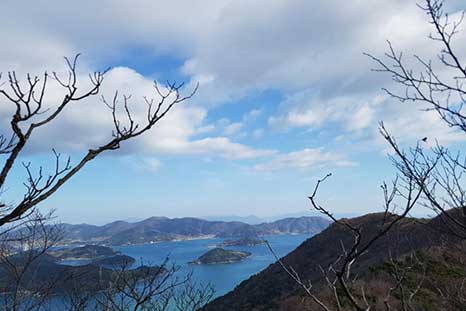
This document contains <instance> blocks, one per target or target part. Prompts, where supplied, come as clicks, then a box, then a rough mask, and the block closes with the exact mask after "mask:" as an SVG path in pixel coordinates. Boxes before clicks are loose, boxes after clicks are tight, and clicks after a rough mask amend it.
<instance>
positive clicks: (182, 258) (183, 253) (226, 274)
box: [113, 234, 311, 297]
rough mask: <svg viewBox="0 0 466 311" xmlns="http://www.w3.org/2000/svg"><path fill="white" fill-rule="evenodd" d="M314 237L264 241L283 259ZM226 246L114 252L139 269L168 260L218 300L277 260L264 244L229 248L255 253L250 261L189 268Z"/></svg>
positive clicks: (182, 244) (173, 245) (163, 245)
mask: <svg viewBox="0 0 466 311" xmlns="http://www.w3.org/2000/svg"><path fill="white" fill-rule="evenodd" d="M310 237H311V235H310V234H299V235H271V236H266V237H264V239H266V240H267V241H269V243H270V245H271V246H272V248H273V249H274V252H275V253H276V254H277V255H278V256H280V257H283V256H285V255H286V254H288V253H289V252H291V251H292V250H294V249H295V248H296V247H298V246H299V245H300V244H301V243H302V242H303V241H305V240H306V239H308V238H310ZM222 242H223V239H219V238H212V239H202V240H186V241H172V242H160V243H154V244H142V245H130V246H114V247H113V248H114V249H115V250H118V251H120V252H122V253H123V254H126V255H129V256H131V257H133V258H135V259H136V261H137V263H136V264H137V265H140V264H141V263H143V264H146V265H147V264H150V265H154V264H160V263H162V262H163V261H164V259H165V258H166V257H167V256H168V257H169V258H170V262H171V263H173V264H175V265H177V266H179V269H180V270H179V272H178V273H179V275H184V274H186V273H192V277H193V280H195V281H196V282H198V283H201V284H211V285H213V287H214V288H215V296H216V297H218V296H222V295H224V294H226V293H227V292H229V291H231V290H233V289H234V288H235V286H237V285H238V284H239V283H241V282H242V281H244V280H246V279H248V278H249V277H250V276H252V275H254V274H256V273H258V272H260V271H261V270H263V269H265V268H266V267H267V266H268V265H270V264H272V263H273V262H275V258H274V256H273V254H272V253H271V252H270V250H269V249H268V248H267V246H266V245H265V244H260V245H256V246H235V247H226V249H232V250H240V251H247V252H250V253H252V255H251V256H250V257H249V258H247V259H245V260H243V261H241V262H238V263H232V264H214V265H190V264H188V262H190V261H192V260H195V259H197V258H198V257H199V256H201V255H202V254H204V253H205V252H207V251H208V250H209V249H211V248H214V247H215V246H216V245H217V244H220V243H222Z"/></svg>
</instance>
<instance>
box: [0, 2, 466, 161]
mask: <svg viewBox="0 0 466 311" xmlns="http://www.w3.org/2000/svg"><path fill="white" fill-rule="evenodd" d="M7 2H8V4H7V5H6V4H5V5H4V9H3V10H1V11H0V19H1V20H2V25H3V27H2V28H1V29H0V39H1V40H2V43H3V44H2V49H1V50H0V71H5V70H9V69H18V70H19V71H20V72H25V71H34V72H36V71H37V70H42V69H44V68H45V69H49V70H50V69H53V68H57V63H58V62H60V61H61V57H62V56H63V55H70V54H73V53H76V52H84V54H85V55H86V56H88V57H89V61H88V63H87V64H84V66H83V67H84V68H83V71H87V69H88V68H96V67H98V66H99V65H100V64H108V63H109V62H110V63H111V62H112V61H113V60H115V59H118V58H119V57H121V56H122V55H125V54H126V53H128V51H129V50H131V49H133V48H136V49H138V48H141V49H144V50H148V51H150V52H153V53H154V55H155V54H158V55H160V54H165V55H170V56H173V57H175V58H179V59H183V60H185V62H184V64H183V66H182V68H180V70H181V71H182V72H184V73H185V74H187V75H188V76H189V77H188V79H191V80H192V81H191V82H194V81H199V82H200V84H201V88H200V90H199V93H198V96H197V97H196V102H197V104H196V106H194V105H191V106H180V107H178V108H177V109H175V110H174V111H173V113H172V114H171V115H170V116H169V117H168V118H167V119H166V120H164V121H162V122H161V123H160V124H159V125H158V126H157V130H156V131H155V132H154V134H153V135H152V134H151V135H146V136H145V137H143V138H142V139H140V140H139V144H131V146H130V147H126V150H132V149H131V148H139V149H141V148H142V149H144V150H146V151H149V152H168V151H169V152H174V153H175V152H178V151H177V150H184V151H183V152H187V153H189V152H190V149H189V148H194V146H199V145H202V143H201V142H202V141H203V139H209V138H210V139H211V141H215V142H217V144H218V146H220V145H221V146H223V147H224V148H227V149H228V150H230V151H228V152H226V153H231V152H232V150H239V149H240V148H237V147H232V146H236V145H237V143H234V142H232V141H231V140H229V139H227V138H225V137H204V138H201V139H197V140H196V139H194V138H193V136H195V135H206V134H208V133H212V132H213V131H214V130H215V129H219V133H222V134H223V135H227V136H228V135H232V134H234V133H236V134H238V129H239V128H240V127H241V126H240V125H239V124H240V123H239V122H237V123H231V124H226V125H224V127H225V129H224V130H225V132H221V131H222V130H221V127H218V128H217V124H215V125H214V124H206V121H205V120H206V114H207V108H202V107H210V106H209V104H221V103H222V102H224V101H226V100H232V99H235V98H240V97H243V96H245V95H248V94H250V93H251V92H254V93H256V92H260V91H262V90H269V89H273V90H275V89H277V90H279V91H281V92H284V93H286V94H289V97H288V99H287V100H285V101H284V103H283V104H282V106H281V109H280V111H278V112H277V114H275V115H273V116H271V117H270V118H269V124H270V125H271V126H273V127H275V128H280V129H288V128H293V127H298V128H311V129H314V128H321V127H322V126H323V125H324V124H327V123H328V122H330V123H333V124H335V125H340V126H341V128H342V130H343V131H347V132H350V133H353V132H361V131H368V132H376V131H375V130H374V125H375V124H376V123H377V121H379V120H386V122H394V123H396V122H398V124H402V123H403V122H406V123H409V121H405V120H408V117H409V118H412V117H415V118H417V116H418V114H417V113H416V114H413V113H412V110H411V109H408V110H409V111H408V112H406V113H404V112H402V110H404V109H405V108H404V107H401V106H397V107H399V108H397V109H392V108H385V107H381V106H386V105H387V103H384V105H379V104H378V103H380V101H381V99H380V96H378V95H377V94H380V93H377V92H378V90H379V89H380V87H382V86H387V83H390V82H389V81H388V79H387V77H385V76H383V75H379V74H375V73H370V72H369V69H370V68H371V67H372V66H373V65H374V64H372V63H371V62H370V60H369V59H368V58H367V57H365V56H363V55H362V52H364V51H368V52H371V53H373V54H376V55H382V53H383V52H384V51H385V49H386V45H385V44H384V43H385V40H386V39H390V40H392V41H393V42H394V43H395V46H396V47H397V48H398V49H401V50H405V51H406V54H407V55H409V54H411V53H413V52H415V51H416V52H418V53H419V54H421V55H422V56H430V57H431V58H432V57H433V51H434V50H435V49H437V48H438V45H436V44H432V42H430V41H428V40H427V39H426V36H427V34H428V33H429V32H430V31H431V28H430V26H429V25H428V23H427V22H426V18H427V17H426V16H425V14H424V13H423V12H422V11H420V10H419V8H418V7H417V6H416V3H415V2H414V1H405V0H393V1H382V2H381V1H372V0H361V1H345V2H342V1H339V0H328V1H317V2H316V1H306V0H278V1H273V2H270V1H266V0H259V1H246V0H240V1H229V0H216V1H213V0H207V1H189V2H186V1H181V0H174V1H168V2H167V1H165V2H160V1H149V0H138V1H136V2H134V1H129V0H126V1H119V3H118V5H114V3H113V2H112V1H110V0H104V1H92V0H84V1H79V2H75V3H71V4H70V3H68V2H63V1H59V0H48V1H44V0H39V1H35V2H34V3H33V4H31V3H28V4H24V3H23V2H20V1H7ZM449 4H452V7H458V8H461V7H464V4H463V3H462V2H461V1H449ZM69 12H73V23H70V22H69ZM95 12H99V18H96V15H95ZM257 12H260V14H257ZM18 16H21V17H22V18H21V20H22V22H21V23H18V20H17V17H18ZM193 16H195V17H196V18H193ZM455 47H456V48H457V50H458V51H460V52H461V53H462V54H461V55H460V56H462V58H464V56H465V55H464V53H465V52H463V51H466V40H458V41H457V42H456V43H455ZM133 57H134V55H133ZM154 70H155V71H156V70H157V68H155V69H154ZM119 75H120V77H119ZM109 76H111V78H109V79H108V81H107V82H108V83H107V85H108V88H107V87H106V89H105V91H106V92H107V93H110V92H111V91H112V90H113V89H114V88H115V87H118V88H122V89H127V90H128V91H131V93H133V94H134V97H133V98H134V99H135V100H140V97H139V96H140V95H141V94H145V95H147V92H152V89H151V87H150V81H149V80H147V79H145V78H144V77H142V76H138V74H137V73H134V72H131V70H130V69H127V68H115V69H114V70H112V71H111V72H110V74H109ZM140 85H143V86H140ZM135 89H136V90H135ZM201 105H202V107H200V106H201ZM82 106H84V105H82ZM85 106H86V109H73V112H72V113H71V112H70V113H68V112H67V116H66V118H65V120H62V122H61V125H60V129H61V130H59V131H53V130H51V129H44V130H43V131H41V134H40V137H41V142H42V139H44V141H54V142H59V143H60V144H61V145H62V146H65V147H67V148H73V149H83V148H86V147H87V146H88V145H93V144H96V143H98V142H100V141H102V140H103V139H105V138H107V137H108V135H109V134H110V133H109V132H108V131H107V129H108V127H107V125H108V124H107V122H108V118H107V113H106V112H104V110H102V107H101V105H100V104H99V103H98V102H97V101H96V100H95V101H92V102H89V103H86V104H85ZM400 107H401V108H400ZM141 111H142V108H141V110H140V111H139V112H138V113H139V114H140V115H141V116H142V112H141ZM0 113H2V114H3V112H1V111H0ZM259 115H260V112H259V111H256V110H253V111H251V112H250V113H249V114H245V115H244V118H243V119H244V120H242V122H245V121H247V120H252V119H254V118H257V117H258V116H259ZM391 118H394V121H390V119H391ZM405 118H406V119H405ZM423 118H426V120H425V122H427V124H429V125H432V124H433V123H435V122H437V121H436V120H435V119H433V118H432V117H431V116H428V115H427V116H425V117H423ZM397 119H398V120H397ZM2 123H3V119H2ZM387 124H388V123H387ZM395 127H397V130H400V133H401V135H403V136H406V137H409V136H410V135H412V136H414V134H413V133H419V132H423V131H424V130H425V126H424V125H422V124H420V123H417V122H412V123H409V124H406V126H404V127H400V128H398V125H395ZM408 128H409V132H407V130H405V131H403V130H404V129H408ZM430 129H435V130H438V131H439V132H438V133H433V134H437V135H438V136H442V137H443V138H445V139H446V140H447V141H456V140H457V138H456V134H455V133H452V132H451V130H447V129H444V128H440V126H437V125H432V126H430V127H428V130H430ZM105 131H107V132H105ZM67 133H73V135H74V138H78V139H70V137H69V136H70V134H67ZM104 134H105V135H104ZM447 136H448V138H447ZM219 139H220V140H219ZM196 142H197V143H196ZM220 142H221V143H220ZM141 146H142V147H141ZM188 146H190V147H188ZM33 147H34V148H38V149H40V148H43V146H42V143H41V144H37V145H36V146H33ZM244 147H245V146H244ZM177 148H179V149H177ZM195 148H198V149H196V150H197V151H196V153H199V152H200V151H199V150H200V149H202V148H200V147H195ZM204 150H206V148H205V147H204ZM206 152H207V151H206ZM226 153H225V156H226ZM261 153H263V151H260V152H258V154H261ZM220 154H223V153H221V152H220ZM252 154H254V152H253V153H252ZM229 156H230V157H232V158H234V156H232V155H229Z"/></svg>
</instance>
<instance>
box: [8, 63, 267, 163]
mask: <svg viewBox="0 0 466 311" xmlns="http://www.w3.org/2000/svg"><path fill="white" fill-rule="evenodd" d="M80 78H83V79H85V77H80ZM50 86H51V88H50V89H49V92H48V93H47V94H48V97H47V98H46V102H47V105H48V106H53V105H57V104H58V103H59V101H60V98H62V96H63V94H60V92H59V91H58V90H59V89H58V88H57V87H53V84H51V85H50ZM115 90H119V94H120V96H121V95H122V94H126V95H131V96H132V97H131V104H130V110H131V111H132V114H133V119H134V120H135V121H136V122H138V123H140V124H144V122H145V119H146V112H147V110H146V109H147V106H146V104H145V102H144V101H143V96H147V97H149V98H151V97H154V98H155V99H157V95H156V93H155V90H154V88H153V82H152V81H151V80H149V79H147V78H145V77H144V76H142V75H140V74H138V73H137V72H135V71H134V70H132V69H130V68H124V67H117V68H114V69H112V70H111V71H110V72H108V74H107V76H106V79H105V81H104V84H103V88H102V92H101V94H103V95H104V96H105V97H106V98H112V96H113V94H114V91H115ZM186 91H187V92H189V90H186ZM120 114H121V115H120V116H121V117H123V118H122V120H125V119H124V113H123V112H122V111H121V112H120ZM8 115H9V114H8V111H5V113H3V112H2V115H1V117H2V119H3V120H7V118H8ZM206 115H207V111H206V109H205V108H202V107H199V106H196V105H195V103H194V102H189V103H188V102H186V103H182V104H179V105H177V106H175V107H174V108H173V109H172V110H171V111H170V113H168V114H167V115H166V116H165V117H164V118H163V119H161V120H160V121H159V122H158V123H157V124H156V126H155V127H154V129H153V130H152V131H150V132H147V133H146V134H144V135H143V136H141V137H140V138H137V139H135V140H133V141H131V142H128V143H123V144H122V149H121V152H122V153H132V152H143V153H147V154H205V155H217V156H221V157H224V158H227V159H244V158H254V157H261V156H265V155H270V154H271V153H273V151H270V150H256V149H254V148H251V147H247V146H244V145H242V144H238V143H234V142H232V141H230V140H229V139H228V138H226V137H204V138H197V139H194V138H192V137H193V136H195V135H200V134H202V133H203V134H206V133H208V132H210V131H211V130H212V126H211V125H206V124H205V118H206ZM43 117H44V116H40V118H43ZM3 124H7V122H5V123H3ZM229 126H230V134H232V133H233V132H235V131H236V128H235V124H230V125H229ZM112 129H113V123H112V118H111V113H110V111H109V110H108V108H107V107H106V106H105V105H104V104H103V103H102V102H101V101H100V100H99V99H98V98H97V97H92V98H88V99H86V100H83V101H82V102H79V103H72V104H70V106H69V107H67V109H66V110H65V111H64V112H63V116H62V117H61V118H59V119H57V120H56V121H54V124H53V125H51V126H47V127H44V128H41V129H40V130H38V131H37V133H36V134H37V135H36V137H33V139H32V140H31V143H32V145H31V146H30V149H29V150H30V152H35V151H39V152H40V151H45V150H50V148H52V147H54V148H57V150H62V151H85V150H87V149H88V148H91V147H96V146H98V145H101V144H103V143H104V142H106V141H108V140H109V139H111V131H112Z"/></svg>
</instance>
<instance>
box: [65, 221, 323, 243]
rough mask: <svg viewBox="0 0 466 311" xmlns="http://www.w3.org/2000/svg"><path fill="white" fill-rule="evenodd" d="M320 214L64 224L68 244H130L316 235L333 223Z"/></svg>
mask: <svg viewBox="0 0 466 311" xmlns="http://www.w3.org/2000/svg"><path fill="white" fill-rule="evenodd" d="M329 223H330V222H329V221H328V220H326V219H324V218H322V217H316V216H305V217H299V218H285V219H281V220H277V221H274V222H270V223H261V224H256V225H251V224H247V223H243V222H239V221H208V220H204V219H200V218H194V217H182V218H167V217H150V218H147V219H144V220H141V221H138V222H134V223H130V222H126V221H114V222H111V223H108V224H105V225H102V226H96V225H88V224H78V225H74V224H66V223H65V224H61V226H62V228H63V231H64V239H63V243H64V244H72V243H84V242H85V243H93V244H102V245H128V244H144V243H155V242H161V241H173V240H183V239H199V238H207V237H218V238H247V237H259V236H264V235H275V234H305V233H310V234H316V233H318V232H320V231H322V230H323V229H325V228H326V227H327V226H328V225H329Z"/></svg>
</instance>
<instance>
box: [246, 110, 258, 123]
mask: <svg viewBox="0 0 466 311" xmlns="http://www.w3.org/2000/svg"><path fill="white" fill-rule="evenodd" d="M262 112H263V111H262V109H252V110H251V111H248V112H247V113H245V114H244V115H243V122H252V121H254V120H256V119H257V118H258V117H259V116H260V115H262Z"/></svg>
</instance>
